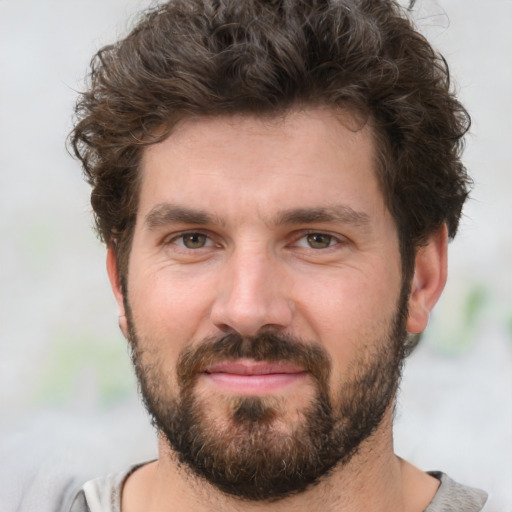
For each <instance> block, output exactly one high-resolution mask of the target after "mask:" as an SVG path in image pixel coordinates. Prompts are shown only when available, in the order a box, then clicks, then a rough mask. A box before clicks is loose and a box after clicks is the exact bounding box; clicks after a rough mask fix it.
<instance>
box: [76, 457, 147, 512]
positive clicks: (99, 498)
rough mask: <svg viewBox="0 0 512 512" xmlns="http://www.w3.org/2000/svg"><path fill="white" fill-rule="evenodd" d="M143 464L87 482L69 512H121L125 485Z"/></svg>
mask: <svg viewBox="0 0 512 512" xmlns="http://www.w3.org/2000/svg"><path fill="white" fill-rule="evenodd" d="M143 464H144V463H143ZM143 464H136V465H134V466H130V467H129V468H127V469H124V470H123V471H119V472H118V473H112V474H110V475H107V476H105V477H102V478H95V479H94V480H90V481H89V482H86V483H85V484H84V485H83V486H82V488H81V489H80V490H79V491H78V493H77V495H76V496H75V498H74V500H73V503H72V505H71V508H70V510H69V512H121V491H122V489H123V484H124V482H125V480H126V479H127V478H128V477H129V476H130V475H131V474H132V473H133V472H134V471H135V470H136V469H138V468H139V467H141V466H142V465H143Z"/></svg>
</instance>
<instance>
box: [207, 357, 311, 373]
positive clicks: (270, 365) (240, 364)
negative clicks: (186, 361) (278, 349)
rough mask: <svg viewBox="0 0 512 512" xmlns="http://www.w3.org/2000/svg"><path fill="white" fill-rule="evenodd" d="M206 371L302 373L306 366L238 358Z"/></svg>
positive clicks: (214, 365)
mask: <svg viewBox="0 0 512 512" xmlns="http://www.w3.org/2000/svg"><path fill="white" fill-rule="evenodd" d="M204 371H205V373H231V374H234V375H270V374H275V373H301V372H304V368H302V367H300V366H297V365H295V364H292V363H287V362H279V361H277V362H271V361H254V360H252V359H238V360H236V361H222V362H220V363H216V364H212V365H210V366H208V367H206V368H205V370H204Z"/></svg>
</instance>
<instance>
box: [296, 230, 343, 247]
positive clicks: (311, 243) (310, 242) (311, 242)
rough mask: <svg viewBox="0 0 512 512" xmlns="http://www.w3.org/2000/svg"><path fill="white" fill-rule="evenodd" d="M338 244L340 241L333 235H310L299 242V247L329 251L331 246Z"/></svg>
mask: <svg viewBox="0 0 512 512" xmlns="http://www.w3.org/2000/svg"><path fill="white" fill-rule="evenodd" d="M336 243H338V240H337V239H336V238H335V237H333V236H332V235H326V234H325V233H309V234H308V235H305V236H303V237H302V238H300V239H299V240H298V241H297V244H296V245H298V246H299V247H307V248H309V249H327V247H330V246H331V245H335V244H336Z"/></svg>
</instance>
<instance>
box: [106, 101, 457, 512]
mask: <svg viewBox="0 0 512 512" xmlns="http://www.w3.org/2000/svg"><path fill="white" fill-rule="evenodd" d="M340 119H342V120H343V122H340ZM352 122H353V119H352V118H351V117H349V116H348V115H347V114H340V113H339V112H337V113H336V115H335V114H334V113H333V112H332V111H330V110H328V109H323V108H315V109H306V110H301V111H298V110H297V111H292V112H290V113H288V114H287V115H286V116H285V117H282V118H276V119H261V118H255V117H249V116H231V117H214V118H207V119H206V118H199V119H189V120H186V121H184V122H182V123H181V124H180V125H178V126H177V127H176V128H175V129H174V131H173V133H172V134H171V135H170V136H169V137H168V138H167V139H166V140H164V141H163V142H160V143H158V144H155V145H152V146H149V147H148V148H146V149H145V150H144V153H143V158H142V165H141V178H142V180H141V190H140V202H139V210H138V214H137V222H136V226H135V231H134V238H133V246H132V249H131V254H130V262H129V269H128V276H127V277H128V279H127V281H128V289H127V293H128V300H129V303H130V306H131V309H132V314H133V320H134V323H135V325H136V326H137V331H138V333H139V335H140V338H141V343H143V344H144V348H145V349H146V350H148V353H149V352H150V353H151V357H152V358H154V360H155V361H156V360H158V361H159V364H161V365H164V366H163V367H165V368H168V375H169V381H168V383H166V385H168V386H169V388H170V389H172V388H173V387H174V388H175V386H176V383H177V381H176V375H175V373H174V372H175V366H176V361H177V359H178V356H179V354H180V352H181V351H182V350H183V349H184V348H186V347H187V346H188V345H189V344H191V343H199V342H201V341H202V340H203V339H204V338H206V337H209V336H218V335H219V334H221V333H226V332H238V333H240V334H242V335H254V334H256V333H257V332H258V331H259V330H261V329H262V328H266V327H272V328H273V329H277V330H280V331H283V332H285V333H291V334H294V335H296V336H299V337H300V338H301V339H304V340H309V341H311V342H312V343H316V344H319V345H321V346H322V347H323V348H324V349H325V350H326V351H327V352H328V354H329V355H330V357H331V359H332V373H331V377H330V379H331V382H330V384H331V388H332V389H335V384H336V383H337V382H339V381H340V380H341V379H342V378H343V375H344V374H347V373H350V372H351V371H354V369H353V367H352V366H351V363H353V362H354V361H356V360H357V355H358V353H359V352H360V347H361V344H365V345H368V346H370V347H371V346H372V344H375V343H378V341H379V340H381V339H382V333H383V332H385V331H386V330H387V329H389V325H390V322H391V319H392V317H393V314H394V311H395V307H396V304H397V301H398V297H399V293H400V287H401V269H400V254H399V249H398V237H397V232H396V227H395V224H394V222H393V219H392V217H391V215H390V213H389V211H388V209H387V207H386V205H385V203H384V199H383V196H382V193H381V191H380V189H379V185H378V181H377V178H376V175H375V168H374V158H373V155H374V147H373V140H372V134H371V128H370V127H369V126H366V127H364V128H363V129H360V130H358V131H355V130H351V129H350V128H351V123H352ZM184 210H186V211H187V214H188V216H185V215H183V211H184ZM155 212H156V213H155ZM162 212H163V213H164V214H162ZM298 212H300V213H301V215H298ZM304 212H306V213H308V214H309V217H308V216H306V215H304ZM319 212H321V213H322V214H323V215H319ZM326 212H327V213H328V215H326V214H325V213H326ZM198 213H201V214H205V215H203V217H204V218H200V217H201V216H200V215H198ZM184 232H185V233H188V234H190V233H199V234H200V235H201V236H202V235H205V237H203V238H198V237H197V235H194V236H193V238H192V239H189V240H193V241H194V243H196V242H197V241H198V240H199V241H200V243H199V245H201V243H202V241H204V242H205V244H204V246H202V247H197V246H194V247H195V248H187V247H186V245H185V244H186V241H185V239H184V238H183V234H184ZM312 234H320V235H323V236H321V237H320V238H318V237H315V236H314V237H313V238H311V235H312ZM308 236H309V238H308ZM312 241H313V242H314V243H316V245H315V246H314V247H312V245H311V242H312ZM318 241H321V243H320V247H319V246H318ZM446 241H447V235H446V229H445V228H444V227H442V228H441V229H440V230H438V232H436V233H434V234H433V235H432V236H431V237H430V239H429V240H428V243H427V244H426V245H425V246H424V247H422V248H420V249H419V250H418V252H417V257H416V266H415V274H414V277H413V281H412V283H411V294H410V298H409V316H408V320H407V330H408V331H409V332H411V333H417V332H421V331H422V330H423V329H424V328H425V327H426V324H427V322H428V316H429V312H430V310H431V309H432V307H433V306H434V304H435V303H436V301H437V299H438V297H439V295H440V294H441V292H442V289H443V286H444V283H445V280H446ZM107 269H108V273H109V277H110V280H111V283H112V288H113V290H114V294H115V296H116V299H117V301H118V304H119V308H120V326H121V328H122V330H123V331H124V332H125V333H126V329H127V326H126V319H125V316H124V315H125V311H124V303H123V291H122V289H121V287H120V285H119V276H118V272H117V267H116V261H115V255H114V252H113V250H112V248H111V249H109V252H108V258H107ZM237 379H238V380H237ZM237 379H232V380H231V381H229V378H228V383H227V384H226V379H220V380H219V379H217V380H216V379H212V378H210V377H208V376H206V375H202V376H201V377H200V378H199V380H198V383H197V389H198V393H200V395H201V397H202V398H204V400H207V401H208V403H209V404H211V417H212V422H213V424H215V422H222V421H223V419H225V418H224V415H225V410H224V409H223V407H222V398H223V397H226V396H228V397H229V396H233V395H237V394H238V395H245V394H249V393H250V394H256V395H262V396H263V395H268V396H276V397H278V398H284V400H283V403H285V404H286V407H285V411H284V412H283V414H282V416H281V417H280V419H279V422H280V423H279V428H282V429H283V430H289V429H290V428H291V426H292V425H293V422H294V420H295V419H296V416H297V414H296V412H297V410H301V409H302V408H303V407H304V406H305V404H306V403H307V401H308V399H309V398H310V397H311V396H312V393H313V390H312V384H311V381H310V380H309V379H308V377H307V376H306V377H304V375H301V376H300V377H299V378H296V379H294V378H288V377H287V378H285V379H283V381H282V382H280V381H279V382H278V383H277V384H275V379H274V381H268V380H267V381H266V382H265V379H261V378H260V380H262V383H261V384H258V382H256V384H255V383H254V381H252V383H249V381H248V379H249V377H246V378H245V380H244V377H242V378H241V379H240V376H237ZM248 386H249V387H248ZM333 398H335V397H333ZM438 484H439V482H438V481H437V480H435V479H434V478H432V477H430V476H428V475H427V474H425V473H423V472H421V471H420V470H418V469H416V468H414V467H413V466H411V465H410V464H408V463H406V462H404V461H402V460H401V459H399V458H398V457H396V455H395V454H394V452H393V440H392V405H391V406H390V407H389V411H388V413H387V414H386V416H385V418H384V420H383V422H382V424H381V425H380V426H379V428H378V430H377V431H376V432H375V433H374V434H373V435H372V436H371V437H370V438H369V439H367V440H366V441H365V442H364V443H363V445H362V446H361V448H360V450H359V452H358V453H357V454H356V456H354V457H353V458H352V459H351V460H350V462H349V463H348V464H347V465H346V466H344V467H342V468H339V469H338V468H337V470H336V471H334V472H333V473H332V474H330V475H329V477H328V478H326V479H325V480H323V481H322V483H320V484H319V485H318V486H316V487H313V488H311V489H308V490H307V491H306V492H304V493H301V494H299V495H296V496H292V497H290V498H286V499H284V500H281V501H278V502H275V503H271V504H269V503H250V502H241V501H238V500H234V499H232V498H230V497H228V496H226V495H223V494H222V493H220V492H218V491H217V490H216V489H214V488H213V487H211V486H210V485H209V484H207V483H204V482H202V481H199V482H198V481H197V479H196V478H194V477H191V476H190V475H189V474H188V473H187V472H186V471H184V470H183V469H181V468H179V467H178V464H177V461H176V459H175V457H174V455H173V453H172V452H171V451H170V449H169V448H168V447H167V445H166V443H165V442H164V441H163V440H160V443H159V460H158V461H157V462H155V463H152V464H149V465H147V466H144V467H143V468H142V469H140V470H138V471H136V472H135V473H134V474H133V475H132V476H131V477H130V478H129V479H128V480H127V482H126V484H125V487H124V490H123V498H122V509H123V512H131V511H132V510H134V511H135V510H147V511H152V510H160V511H164V510H180V511H202V510H212V509H214V508H216V509H219V508H220V509H222V510H240V511H242V510H294V511H301V510H308V511H309V512H311V511H313V510H319V507H321V510H322V511H323V512H327V511H330V510H336V511H352V510H372V511H373V510H375V511H388V510H389V511H394V512H396V511H401V510H403V511H411V512H413V511H420V510H424V509H425V507H426V506H427V504H428V503H429V502H430V500H431V499H432V497H433V495H434V494H435V491H436V489H437V486H438Z"/></svg>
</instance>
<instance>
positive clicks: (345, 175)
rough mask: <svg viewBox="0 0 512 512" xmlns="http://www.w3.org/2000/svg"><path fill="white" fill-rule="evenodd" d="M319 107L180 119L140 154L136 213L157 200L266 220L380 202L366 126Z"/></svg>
mask: <svg viewBox="0 0 512 512" xmlns="http://www.w3.org/2000/svg"><path fill="white" fill-rule="evenodd" d="M361 125H362V123H360V122H359V121H358V120H357V119H356V118H355V117H354V116H351V115H349V114H348V113H346V112H345V113H342V112H338V111H336V112H334V111H333V110H330V109H327V108H312V109H306V110H300V111H299V110H294V111H291V112H288V113H286V114H285V115H281V116H278V117H255V116H249V115H236V116H229V117H227V116H226V117H202V118H194V119H187V120H185V121H183V122H181V123H180V124H178V125H177V126H176V127H175V128H174V129H173V131H172V133H171V134H170V135H169V136H168V137H167V138H166V139H165V140H164V141H162V142H159V143H157V144H154V145H151V146H148V147H147V148H145V149H144V152H143V155H142V162H141V164H142V165H141V173H142V174H141V190H140V202H139V214H143V215H145V214H147V212H148V210H149V209H151V208H154V206H155V205H158V204H161V203H168V202H171V203H175V204H177V205H183V206H187V207H188V206H192V207H196V208H199V207H201V209H205V208H207V209H209V210H215V212H218V213H219V215H222V213H223V212H224V213H225V214H236V215H238V216H240V215H241V214H242V212H243V213H244V214H246V215H247V214H248V215H260V216H261V217H262V218H264V217H265V216H266V215H273V214H274V213H275V212H276V211H278V210H279V209H288V208H297V207H309V206H311V207H329V206H334V205H339V204H345V203H347V205H348V206H351V204H350V203H354V204H355V205H357V203H366V206H367V207H372V206H375V205H374V204H373V205H372V203H375V202H380V203H382V197H381V193H380V190H379V187H378V180H377V178H376V173H375V158H374V154H375V150H374V141H373V135H372V130H371V127H370V126H369V124H366V125H364V126H361Z"/></svg>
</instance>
